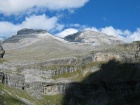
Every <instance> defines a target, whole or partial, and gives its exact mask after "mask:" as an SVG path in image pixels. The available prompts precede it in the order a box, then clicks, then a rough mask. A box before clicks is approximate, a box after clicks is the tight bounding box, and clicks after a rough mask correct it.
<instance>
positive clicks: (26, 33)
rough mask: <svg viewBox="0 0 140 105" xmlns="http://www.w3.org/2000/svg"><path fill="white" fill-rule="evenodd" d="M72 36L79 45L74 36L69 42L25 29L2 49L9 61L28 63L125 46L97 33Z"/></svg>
mask: <svg viewBox="0 0 140 105" xmlns="http://www.w3.org/2000/svg"><path fill="white" fill-rule="evenodd" d="M71 36H72V39H75V41H79V43H75V42H71V41H70V38H69V37H70V36H68V37H66V38H65V39H69V40H68V41H66V40H64V39H61V38H58V37H55V36H53V35H51V34H50V33H48V32H47V31H44V30H33V29H22V30H19V31H18V32H17V34H16V35H13V36H12V37H10V38H8V39H6V40H5V41H4V42H3V44H2V45H3V47H4V49H5V50H6V53H7V54H6V55H5V58H6V59H8V61H12V62H18V63H19V62H22V63H23V62H24V63H27V62H40V61H46V60H49V59H56V58H66V57H75V56H81V55H85V54H87V53H89V52H90V51H92V50H98V49H101V48H104V46H106V45H108V46H106V47H109V46H113V45H115V44H119V43H121V42H122V41H120V40H118V39H117V38H115V37H113V36H107V35H105V34H101V33H97V32H94V31H83V32H80V34H78V33H77V34H74V35H71ZM73 36H74V38H73ZM102 37H103V38H102ZM77 38H79V39H77ZM72 39H71V40H72ZM98 46H99V47H98Z"/></svg>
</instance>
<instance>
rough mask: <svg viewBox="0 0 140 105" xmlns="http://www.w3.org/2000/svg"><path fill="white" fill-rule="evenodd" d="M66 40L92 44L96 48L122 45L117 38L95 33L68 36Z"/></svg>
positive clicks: (78, 33)
mask: <svg viewBox="0 0 140 105" xmlns="http://www.w3.org/2000/svg"><path fill="white" fill-rule="evenodd" d="M64 39H65V40H67V41H70V42H79V43H92V44H93V45H95V46H99V45H104V44H106V45H109V44H120V43H122V41H121V40H120V39H119V38H117V37H115V36H112V35H106V34H104V33H100V32H95V31H81V32H77V33H75V34H73V35H68V36H66V37H65V38H64Z"/></svg>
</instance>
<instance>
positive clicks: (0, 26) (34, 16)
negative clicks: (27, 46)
mask: <svg viewBox="0 0 140 105" xmlns="http://www.w3.org/2000/svg"><path fill="white" fill-rule="evenodd" d="M22 28H33V29H44V30H47V31H48V32H50V33H52V34H54V35H56V36H59V37H64V36H66V35H68V34H72V33H75V32H77V31H82V30H93V31H98V32H103V33H106V34H108V35H114V36H116V37H119V38H120V39H122V40H124V41H126V42H132V41H136V40H140V0H0V38H8V37H10V36H11V35H14V34H16V32H17V31H18V30H20V29H22Z"/></svg>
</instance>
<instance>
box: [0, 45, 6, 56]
mask: <svg viewBox="0 0 140 105" xmlns="http://www.w3.org/2000/svg"><path fill="white" fill-rule="evenodd" d="M4 54H5V50H4V49H3V47H2V46H1V45H0V59H2V58H3V56H4Z"/></svg>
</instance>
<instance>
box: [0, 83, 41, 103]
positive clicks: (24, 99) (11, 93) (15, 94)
mask: <svg viewBox="0 0 140 105" xmlns="http://www.w3.org/2000/svg"><path fill="white" fill-rule="evenodd" d="M28 104H30V105H31V104H32V105H42V103H40V102H39V101H38V100H36V99H34V98H32V97H30V96H29V94H28V93H27V92H25V91H23V90H18V89H15V88H11V87H8V86H5V85H3V84H2V83H0V105H28Z"/></svg>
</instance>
